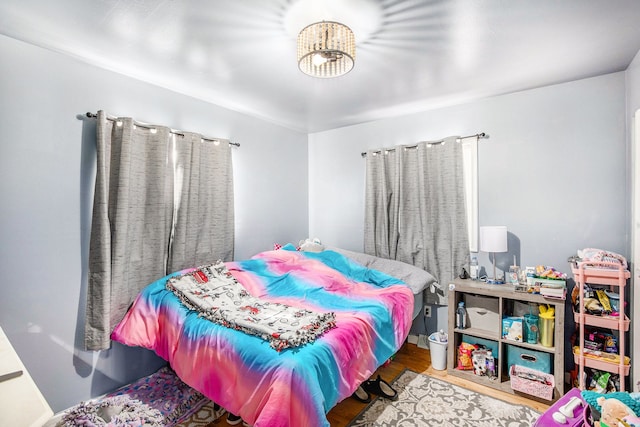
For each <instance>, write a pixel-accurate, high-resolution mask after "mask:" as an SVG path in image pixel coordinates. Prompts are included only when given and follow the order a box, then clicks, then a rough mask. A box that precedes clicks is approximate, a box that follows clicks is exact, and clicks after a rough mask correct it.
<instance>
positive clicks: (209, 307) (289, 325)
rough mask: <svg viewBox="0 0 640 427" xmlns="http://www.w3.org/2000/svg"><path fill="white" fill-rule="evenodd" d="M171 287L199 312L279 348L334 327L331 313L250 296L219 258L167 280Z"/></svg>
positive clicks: (302, 343) (308, 338) (312, 337)
mask: <svg viewBox="0 0 640 427" xmlns="http://www.w3.org/2000/svg"><path fill="white" fill-rule="evenodd" d="M166 287H167V289H169V290H170V291H172V292H173V293H174V294H176V295H177V296H178V298H180V300H181V301H182V302H183V303H184V304H185V305H186V306H187V307H188V308H190V309H191V310H196V311H198V312H199V313H200V316H202V317H204V318H206V319H209V320H211V321H212V322H215V323H218V324H220V325H223V326H226V327H228V328H232V329H236V330H240V331H243V332H245V333H247V334H251V335H255V336H258V337H260V338H262V339H264V340H266V341H268V342H269V344H270V345H271V347H272V348H274V349H275V350H276V351H280V350H282V349H285V348H289V347H298V346H301V345H304V344H307V343H310V342H313V341H315V339H316V338H317V337H318V336H320V335H321V334H322V333H324V332H325V331H328V330H329V329H331V328H334V327H335V313H332V312H329V313H322V312H314V311H311V310H308V309H303V308H298V307H293V306H289V305H285V304H281V303H277V302H269V301H265V300H262V299H260V298H256V297H253V296H251V295H250V294H249V293H248V292H247V291H246V289H245V288H244V287H243V286H242V285H241V284H240V283H238V281H237V280H236V279H235V278H234V277H233V275H231V273H230V272H229V271H228V270H227V267H226V266H225V264H224V263H223V262H222V261H217V262H216V263H214V264H211V265H207V266H202V267H199V268H197V269H195V270H194V271H191V272H189V273H186V274H183V275H180V276H174V277H172V278H170V279H169V280H167V284H166Z"/></svg>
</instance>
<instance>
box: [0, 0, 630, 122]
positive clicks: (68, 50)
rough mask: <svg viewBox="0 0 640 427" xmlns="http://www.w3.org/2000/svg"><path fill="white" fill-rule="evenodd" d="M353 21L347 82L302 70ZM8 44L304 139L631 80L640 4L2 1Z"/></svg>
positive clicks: (551, 0)
mask: <svg viewBox="0 0 640 427" xmlns="http://www.w3.org/2000/svg"><path fill="white" fill-rule="evenodd" d="M323 19H324V20H341V21H342V22H343V23H344V24H346V25H349V26H351V27H352V28H353V29H354V32H355V35H356V45H357V52H356V64H355V67H354V69H353V70H352V71H351V72H350V73H349V74H347V75H345V76H342V77H339V78H335V79H316V78H313V77H309V76H306V75H304V74H302V73H301V72H300V71H299V70H298V68H297V64H296V47H295V36H296V32H297V29H298V28H299V27H301V26H304V25H306V24H308V23H310V22H305V21H309V20H315V21H321V20H323ZM0 33H2V34H5V35H7V36H9V37H13V38H16V39H19V40H23V41H26V42H29V43H32V44H35V45H38V46H42V47H45V48H49V49H52V50H55V51H58V52H62V53H65V54H68V55H71V56H73V57H76V58H79V59H81V60H83V61H86V62H88V63H90V64H94V65H97V66H100V67H104V68H107V69H109V70H113V71H116V72H118V73H122V74H125V75H128V76H132V77H134V78H137V79H140V80H144V81H147V82H150V83H153V84H156V85H158V86H162V87H165V88H168V89H171V90H173V91H176V92H180V93H184V94H186V95H190V96H193V97H196V98H200V99H203V100H205V101H208V102H211V103H214V104H217V105H220V106H223V107H226V108H229V109H232V110H236V111H239V112H243V113H246V114H249V115H252V116H256V117H260V118H263V119H266V120H269V121H272V122H275V123H278V124H281V125H283V126H286V127H289V128H292V129H296V130H299V131H302V132H305V133H306V132H317V131H322V130H327V129H332V128H337V127H341V126H345V125H350V124H355V123H360V122H365V121H370V120H376V119H380V118H384V117H391V116H396V115H404V114H409V113H413V112H418V111H424V110H427V109H430V108H437V107H442V106H446V105H452V104H457V103H461V102H468V101H470V100H473V99H478V98H481V97H486V96H492V95H498V94H504V93H510V92H514V91H519V90H523V89H529V88H534V87H540V86H546V85H550V84H555V83H560V82H566V81H571V80H576V79H581V78H586V77H591V76H596V75H601V74H606V73H610V72H616V71H621V70H625V69H626V68H627V66H628V65H629V63H630V62H631V60H632V59H633V57H634V56H635V54H636V53H637V52H638V50H640V1H639V0H562V1H560V0H378V1H375V0H156V1H153V0H55V1H54V0H2V1H0Z"/></svg>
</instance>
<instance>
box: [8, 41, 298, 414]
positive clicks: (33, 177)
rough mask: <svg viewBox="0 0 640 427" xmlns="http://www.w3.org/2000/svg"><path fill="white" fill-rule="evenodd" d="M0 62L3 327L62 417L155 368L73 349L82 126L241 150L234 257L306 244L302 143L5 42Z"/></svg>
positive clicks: (79, 265) (118, 353) (86, 186)
mask: <svg viewBox="0 0 640 427" xmlns="http://www.w3.org/2000/svg"><path fill="white" fill-rule="evenodd" d="M0 57H1V58H2V60H1V61H0V194H1V195H2V203H1V204H0V277H2V285H0V326H1V327H2V328H3V329H4V331H5V332H6V334H7V336H8V337H9V339H10V341H11V342H12V344H13V345H14V347H15V348H16V350H17V352H18V354H19V356H20V357H21V358H22V360H23V362H24V363H25V365H26V366H27V369H29V371H30V373H31V374H32V376H33V377H34V379H35V381H36V383H37V385H38V386H39V387H40V389H41V391H42V392H43V394H44V396H45V398H46V399H47V400H48V402H49V404H50V405H51V406H52V408H53V409H54V411H59V410H62V409H64V408H67V407H69V406H71V405H74V404H76V403H78V402H80V401H81V400H86V399H88V398H90V397H93V396H97V395H100V394H102V393H104V392H107V391H111V390H113V389H114V388H116V387H117V386H119V385H122V384H125V383H128V382H130V381H131V380H133V379H136V378H139V377H141V376H143V375H146V374H148V373H150V372H152V371H153V370H154V369H156V368H158V367H159V366H160V365H161V364H162V363H163V361H161V360H159V359H158V358H157V357H156V356H155V355H153V354H151V352H149V351H146V350H141V349H128V348H125V347H123V346H120V345H118V344H114V346H113V348H112V349H111V350H109V351H103V352H100V353H89V352H83V351H80V350H78V348H81V345H80V344H79V343H80V342H81V341H80V340H79V338H78V336H79V334H80V333H81V332H82V331H81V325H82V316H83V313H84V311H83V310H84V298H85V295H86V277H85V276H86V260H87V252H88V249H87V248H88V234H89V227H90V223H89V222H90V218H91V214H90V212H91V203H92V194H93V185H94V182H93V179H94V174H95V122H94V121H93V120H86V119H82V117H81V116H82V115H83V114H84V113H85V112H87V111H90V112H95V111H97V110H99V109H104V110H105V111H107V113H109V114H112V115H123V116H131V117H133V118H135V119H138V120H140V121H144V122H151V123H157V124H162V125H167V126H170V127H173V128H176V129H184V130H189V131H194V132H200V133H202V134H204V135H207V136H212V137H221V138H228V139H230V140H232V141H234V142H239V143H240V144H241V147H240V148H238V149H234V150H233V162H234V175H235V177H234V178H235V196H236V197H235V199H236V205H235V211H236V219H237V221H236V223H237V226H236V251H235V257H236V259H244V258H247V257H250V256H251V255H253V254H255V253H257V252H259V251H263V250H267V249H271V247H272V244H273V243H274V242H289V241H294V242H295V241H298V240H299V239H301V238H303V237H306V236H307V233H308V221H307V218H308V194H307V193H308V183H307V179H306V176H307V175H306V162H307V135H305V134H300V133H297V132H293V131H290V130H287V129H284V128H282V127H279V126H275V125H272V124H269V123H266V122H264V121H261V120H257V119H254V118H250V117H248V116H245V115H242V114H239V113H236V112H233V111H230V110H226V109H224V108H220V107H217V106H214V105H211V104H207V103H205V102H202V101H199V100H196V99H193V98H190V97H186V96H182V95H179V94H177V93H174V92H171V91H167V90H164V89H161V88H158V87H155V86H152V85H149V84H146V83H142V82H140V81H136V80H133V79H131V78H128V77H124V76H121V75H118V74H115V73H112V72H109V71H105V70H101V69H98V68H95V67H93V66H89V65H86V64H84V63H80V62H77V61H75V60H74V59H72V58H70V57H67V56H63V55H61V54H58V53H54V52H50V51H47V50H44V49H40V48H37V47H34V46H31V45H28V44H25V43H22V42H19V41H16V40H13V39H10V38H7V37H4V36H0ZM77 116H80V117H77Z"/></svg>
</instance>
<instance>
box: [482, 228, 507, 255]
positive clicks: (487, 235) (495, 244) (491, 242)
mask: <svg viewBox="0 0 640 427" xmlns="http://www.w3.org/2000/svg"><path fill="white" fill-rule="evenodd" d="M480 250H481V251H483V252H507V250H508V249H507V227H506V226H504V225H491V226H483V227H480Z"/></svg>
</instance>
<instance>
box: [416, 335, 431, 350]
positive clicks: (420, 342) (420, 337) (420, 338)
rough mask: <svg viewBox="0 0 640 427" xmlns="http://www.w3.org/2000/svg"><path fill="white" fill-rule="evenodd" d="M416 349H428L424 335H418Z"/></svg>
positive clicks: (427, 341) (427, 342) (426, 338)
mask: <svg viewBox="0 0 640 427" xmlns="http://www.w3.org/2000/svg"><path fill="white" fill-rule="evenodd" d="M417 344H418V347H420V348H426V349H427V350H428V349H429V340H428V337H427V336H426V335H422V334H420V335H418V343H417Z"/></svg>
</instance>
